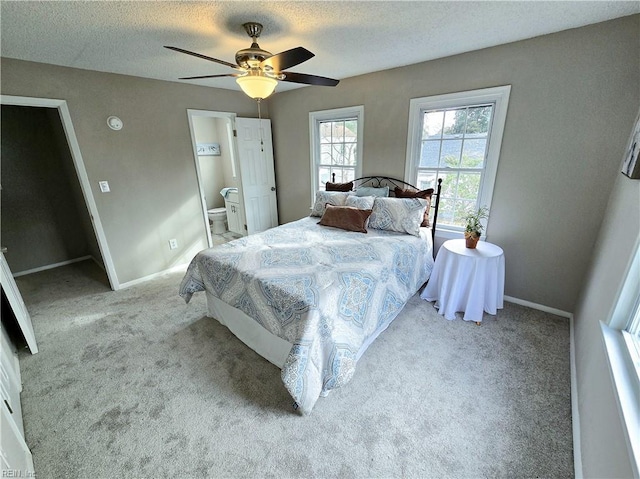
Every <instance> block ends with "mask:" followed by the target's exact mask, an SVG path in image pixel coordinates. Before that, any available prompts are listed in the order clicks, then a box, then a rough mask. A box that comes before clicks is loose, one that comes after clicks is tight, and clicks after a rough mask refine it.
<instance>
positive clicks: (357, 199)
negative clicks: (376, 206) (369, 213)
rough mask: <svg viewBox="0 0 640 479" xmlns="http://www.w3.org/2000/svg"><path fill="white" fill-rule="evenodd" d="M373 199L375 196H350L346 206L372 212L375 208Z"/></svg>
mask: <svg viewBox="0 0 640 479" xmlns="http://www.w3.org/2000/svg"><path fill="white" fill-rule="evenodd" d="M373 199H374V198H373V196H356V195H349V196H348V197H347V203H346V206H353V207H354V208H358V209H359V210H370V209H371V208H373Z"/></svg>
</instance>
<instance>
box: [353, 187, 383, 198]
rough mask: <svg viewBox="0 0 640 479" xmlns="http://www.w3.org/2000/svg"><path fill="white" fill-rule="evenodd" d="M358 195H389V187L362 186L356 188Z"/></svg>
mask: <svg viewBox="0 0 640 479" xmlns="http://www.w3.org/2000/svg"><path fill="white" fill-rule="evenodd" d="M356 195H357V196H389V187H388V186H385V187H384V188H374V187H373V186H361V187H360V188H356Z"/></svg>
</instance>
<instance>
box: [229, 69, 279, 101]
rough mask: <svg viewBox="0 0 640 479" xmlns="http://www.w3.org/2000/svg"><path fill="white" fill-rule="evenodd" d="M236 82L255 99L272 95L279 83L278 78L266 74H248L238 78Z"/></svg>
mask: <svg viewBox="0 0 640 479" xmlns="http://www.w3.org/2000/svg"><path fill="white" fill-rule="evenodd" d="M236 82H237V83H238V85H240V88H242V91H243V92H245V94H246V95H247V96H249V97H251V98H253V99H255V100H258V99H265V98H267V97H268V96H270V95H271V94H272V93H273V91H274V90H275V89H276V86H277V85H278V82H277V80H275V79H273V78H269V77H266V76H257V75H255V76H254V75H247V76H243V77H239V78H236Z"/></svg>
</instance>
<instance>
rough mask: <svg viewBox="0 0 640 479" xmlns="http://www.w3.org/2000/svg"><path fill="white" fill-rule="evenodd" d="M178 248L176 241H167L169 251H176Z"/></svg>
mask: <svg viewBox="0 0 640 479" xmlns="http://www.w3.org/2000/svg"><path fill="white" fill-rule="evenodd" d="M177 247H178V240H177V239H175V238H174V239H170V240H169V249H176V248H177Z"/></svg>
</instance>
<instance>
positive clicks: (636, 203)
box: [574, 120, 640, 478]
mask: <svg viewBox="0 0 640 479" xmlns="http://www.w3.org/2000/svg"><path fill="white" fill-rule="evenodd" d="M632 122H633V120H630V121H629V122H628V125H627V126H628V128H627V134H629V133H630V132H631V126H632ZM620 166H621V165H620ZM639 235H640V180H631V179H629V178H627V177H625V176H624V175H622V174H621V173H619V174H617V176H616V182H615V185H614V188H613V193H612V194H611V198H610V200H609V204H608V207H607V210H606V214H605V219H604V222H603V223H602V228H601V230H600V234H599V235H598V237H597V242H596V248H595V254H594V256H593V261H592V263H591V267H590V269H589V270H588V274H587V279H586V282H585V285H584V288H583V290H582V294H581V296H580V299H579V301H578V304H577V306H576V311H575V315H574V328H575V330H574V332H575V336H574V341H575V355H576V376H577V381H576V382H577V387H578V400H579V408H578V410H579V413H580V419H581V434H580V441H581V443H582V463H583V470H584V476H585V477H620V478H626V477H633V474H632V469H631V464H630V462H629V456H628V453H627V446H626V443H625V441H624V435H623V431H622V428H621V422H620V416H619V413H618V409H617V406H616V397H615V396H614V394H613V386H612V382H611V377H610V374H609V369H608V364H607V358H606V356H605V350H604V346H603V342H602V333H601V331H600V324H599V322H600V321H605V322H607V321H608V320H609V315H610V314H611V311H612V309H613V306H614V304H615V302H616V299H617V295H618V293H619V291H620V288H621V286H622V282H623V280H624V277H625V272H626V269H627V266H628V264H629V262H630V261H631V257H632V254H633V248H634V246H635V242H636V241H637V239H638V236H639ZM636 440H637V438H636Z"/></svg>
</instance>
